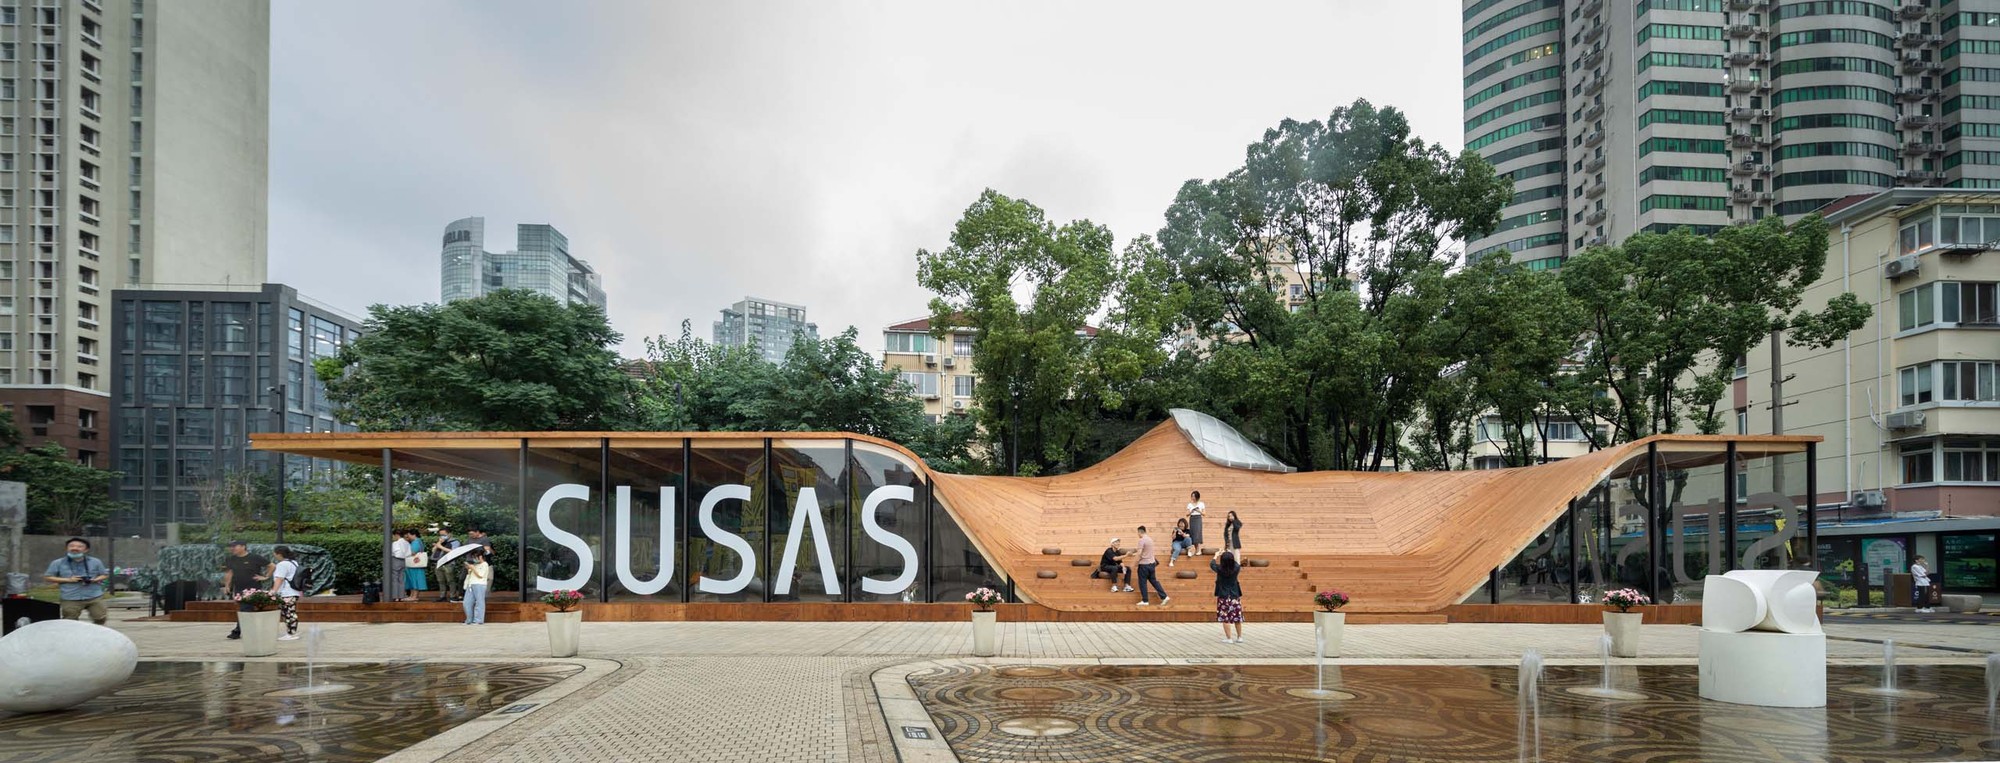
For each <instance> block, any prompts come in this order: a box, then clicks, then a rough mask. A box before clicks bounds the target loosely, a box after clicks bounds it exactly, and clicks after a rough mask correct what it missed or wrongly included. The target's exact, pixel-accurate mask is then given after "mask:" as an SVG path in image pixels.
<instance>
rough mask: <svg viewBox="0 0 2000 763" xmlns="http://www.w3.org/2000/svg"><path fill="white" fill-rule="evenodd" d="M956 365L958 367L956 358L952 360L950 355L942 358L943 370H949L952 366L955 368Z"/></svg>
mask: <svg viewBox="0 0 2000 763" xmlns="http://www.w3.org/2000/svg"><path fill="white" fill-rule="evenodd" d="M956 365H958V358H954V357H952V356H950V355H946V356H944V367H945V368H951V367H952V366H956Z"/></svg>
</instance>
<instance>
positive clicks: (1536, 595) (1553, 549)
mask: <svg viewBox="0 0 2000 763" xmlns="http://www.w3.org/2000/svg"><path fill="white" fill-rule="evenodd" d="M1569 524H1570V522H1569V516H1568V512H1567V511H1565V512H1564V515H1563V516H1561V517H1558V518H1556V521H1554V522H1551V523H1549V527H1548V529H1546V530H1543V531H1542V534H1540V535H1537V536H1535V539H1534V540H1533V541H1531V542H1529V543H1528V547H1527V548H1525V549H1522V550H1521V553H1519V554H1517V555H1515V557H1514V559H1513V560H1512V561H1510V562H1508V563H1507V564H1506V566H1504V567H1501V568H1500V603H1502V604H1565V603H1568V602H1569V557H1570V551H1569V533H1570V527H1569Z"/></svg>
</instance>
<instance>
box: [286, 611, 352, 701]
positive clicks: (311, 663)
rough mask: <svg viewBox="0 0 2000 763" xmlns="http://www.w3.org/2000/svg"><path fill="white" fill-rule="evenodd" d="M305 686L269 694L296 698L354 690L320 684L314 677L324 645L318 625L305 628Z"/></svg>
mask: <svg viewBox="0 0 2000 763" xmlns="http://www.w3.org/2000/svg"><path fill="white" fill-rule="evenodd" d="M305 642H306V685H305V686H304V687H301V688H297V689H283V690H279V691H274V692H271V693H270V695H269V696H273V697H298V696H308V695H313V694H332V693H334V692H342V691H347V690H349V689H352V688H354V687H353V686H349V685H347V684H321V683H319V681H318V680H317V677H316V676H315V675H314V671H315V669H316V668H317V663H318V662H319V650H320V648H321V647H322V646H324V645H325V644H326V631H324V630H323V629H321V628H320V627H319V624H318V623H314V624H312V625H308V626H306V637H305Z"/></svg>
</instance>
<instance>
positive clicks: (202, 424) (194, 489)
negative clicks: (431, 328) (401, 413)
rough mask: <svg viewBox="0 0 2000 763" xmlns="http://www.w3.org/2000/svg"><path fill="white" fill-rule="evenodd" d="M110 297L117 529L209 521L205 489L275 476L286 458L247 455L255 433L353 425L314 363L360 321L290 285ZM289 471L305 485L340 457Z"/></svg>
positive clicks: (350, 336) (296, 463)
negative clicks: (239, 478) (234, 479)
mask: <svg viewBox="0 0 2000 763" xmlns="http://www.w3.org/2000/svg"><path fill="white" fill-rule="evenodd" d="M112 301H113V303H114V308H113V311H114V312H113V318H112V321H113V336H114V337H116V340H115V341H114V342H113V346H112V350H111V354H110V358H109V360H110V365H112V366H113V367H114V369H115V374H114V376H113V379H112V385H111V395H112V401H113V403H114V404H115V405H116V411H117V414H116V418H115V421H114V422H112V425H111V436H110V441H111V442H113V443H114V444H115V446H116V458H117V461H116V464H115V465H114V466H115V468H116V469H118V470H119V471H120V472H123V473H124V476H123V478H122V480H121V482H120V483H119V486H118V498H119V499H120V500H121V501H122V502H123V504H124V505H123V507H122V508H120V509H119V510H118V511H119V512H120V514H119V515H118V516H116V517H113V521H114V522H115V523H116V525H117V526H118V527H119V528H121V529H128V531H130V532H138V533H144V532H148V531H149V530H150V529H151V528H153V527H156V526H158V525H161V524H165V523H168V522H201V521H203V519H202V510H201V507H202V503H203V501H204V500H206V499H207V497H208V496H207V494H208V492H210V491H212V489H213V486H214V485H215V484H217V481H218V480H220V479H222V478H224V477H226V476H227V475H229V474H230V473H231V472H238V471H241V472H247V473H250V474H254V475H261V476H264V477H265V478H266V479H268V480H269V481H270V482H272V483H275V482H276V479H277V474H278V472H277V462H276V461H275V460H274V458H273V456H272V454H270V453H262V452H251V451H250V450H249V435H250V434H252V433H256V432H346V431H353V427H350V426H348V425H346V424H343V423H340V422H339V421H337V420H335V419H334V417H333V403H332V401H331V400H329V399H327V396H326V388H325V386H324V385H323V384H321V382H320V380H319V377H318V376H317V375H315V374H314V373H313V370H312V364H313V361H314V360H317V359H319V358H325V357H331V356H333V355H334V354H336V353H338V352H339V351H340V348H341V347H342V346H344V345H346V344H347V343H348V342H351V341H353V340H354V339H356V338H358V337H359V336H360V330H361V325H362V324H361V320H360V319H358V318H355V317H354V316H351V315H347V314H345V313H343V312H341V311H339V310H335V309H333V308H331V307H327V306H326V305H323V304H320V303H318V302H314V301H313V300H311V299H308V298H306V297H304V296H302V295H300V294H299V293H298V291H297V290H295V289H293V288H292V287H290V286H285V285H283V284H263V285H262V286H260V287H255V288H236V289H228V290H221V289H206V290H199V291H183V290H141V289H129V290H120V291H117V292H114V293H113V294H112ZM281 407H282V409H283V411H284V415H283V418H279V417H278V416H277V415H275V414H274V412H275V411H277V410H279V409H280V408H281ZM285 466H286V469H285V471H286V481H287V483H288V484H292V485H297V484H302V483H305V482H308V481H310V480H312V479H314V478H315V477H325V476H328V475H330V474H331V473H332V471H333V470H334V468H335V466H336V464H335V462H332V461H327V460H324V459H309V458H301V457H292V458H289V459H287V462H286V465H285Z"/></svg>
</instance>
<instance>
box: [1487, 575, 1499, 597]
mask: <svg viewBox="0 0 2000 763" xmlns="http://www.w3.org/2000/svg"><path fill="white" fill-rule="evenodd" d="M1486 603H1488V604H1499V603H1500V568H1499V567H1494V568H1493V569H1492V571H1490V572H1487V573H1486Z"/></svg>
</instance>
